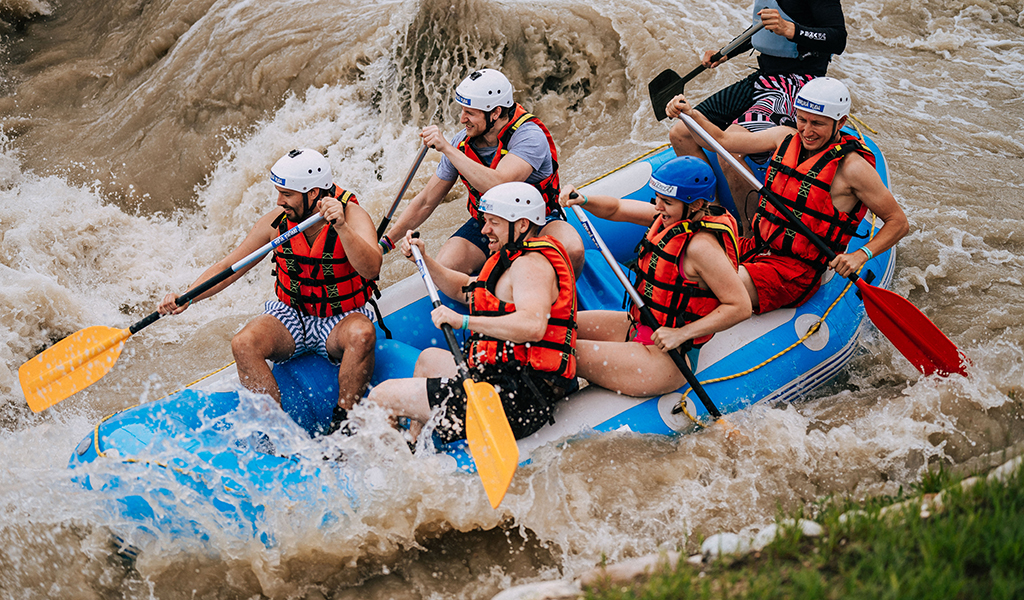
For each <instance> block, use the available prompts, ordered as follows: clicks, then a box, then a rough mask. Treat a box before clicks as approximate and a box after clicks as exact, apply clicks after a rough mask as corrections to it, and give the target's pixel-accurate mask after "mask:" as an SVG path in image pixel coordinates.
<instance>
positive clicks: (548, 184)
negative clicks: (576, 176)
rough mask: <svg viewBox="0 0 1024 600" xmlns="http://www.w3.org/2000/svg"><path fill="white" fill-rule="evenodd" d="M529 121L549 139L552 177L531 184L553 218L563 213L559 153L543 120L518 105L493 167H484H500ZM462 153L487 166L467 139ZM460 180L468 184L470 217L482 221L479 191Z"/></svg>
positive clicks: (501, 136)
mask: <svg viewBox="0 0 1024 600" xmlns="http://www.w3.org/2000/svg"><path fill="white" fill-rule="evenodd" d="M527 121H533V122H534V123H536V124H537V126H538V127H540V130H541V131H543V132H544V135H545V136H546V137H547V138H548V148H550V149H551V169H552V171H551V175H549V176H547V177H546V178H545V179H542V180H541V181H538V182H537V183H533V184H531V185H533V186H535V187H536V188H537V189H538V190H540V195H541V196H543V197H544V203H545V204H546V205H547V214H549V215H550V214H551V212H552V211H554V212H559V211H561V207H560V206H559V204H558V194H559V191H560V188H559V186H558V150H557V149H556V148H555V140H554V138H552V137H551V132H550V131H548V128H547V127H545V126H544V123H541V121H540V119H538V118H537V117H535V116H534V115H532V114H530V113H528V112H526V109H525V108H523V106H522V105H521V104H518V103H517V104H516V110H515V112H514V113H513V114H512V118H511V119H510V120H509V122H508V124H506V125H505V127H503V128H502V130H501V131H500V132H499V133H498V147H497V149H495V151H494V158H492V159H491V163H490V164H488V165H484V166H485V167H489V168H491V169H495V168H497V166H498V163H499V162H500V161H501V159H502V158H504V157H505V155H506V154H508V150H507V149H506V148H507V147H508V144H509V141H511V140H512V134H514V133H515V132H516V130H517V129H519V127H520V126H521V125H522V124H523V123H526V122H527ZM459 150H461V151H462V152H463V153H464V154H465V155H466V156H468V157H469V158H471V159H472V160H473V161H475V162H477V163H480V164H481V165H483V164H484V161H483V160H481V159H480V157H479V156H477V153H476V151H475V150H473V145H472V144H470V143H469V140H468V139H466V140H462V141H461V142H459ZM459 179H461V180H462V183H464V184H466V189H467V190H468V191H469V197H468V198H467V199H466V207H467V208H468V209H469V214H470V215H471V216H472V217H473V218H474V219H478V218H480V217H479V214H478V211H477V207H478V206H479V205H480V196H481V194H480V192H478V191H477V190H476V189H475V188H474V187H473V186H472V185H470V183H469V181H468V180H467V179H466V178H465V177H464V176H463V175H462V174H461V173H460V174H459Z"/></svg>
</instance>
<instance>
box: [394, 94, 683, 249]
mask: <svg viewBox="0 0 1024 600" xmlns="http://www.w3.org/2000/svg"><path fill="white" fill-rule="evenodd" d="M666 102H667V101H666ZM427 149H428V147H427V146H423V147H422V148H420V151H419V153H418V154H417V155H416V160H415V161H413V163H412V168H411V169H409V174H408V175H406V176H405V181H403V182H402V188H401V189H400V190H398V194H396V195H395V200H394V202H392V203H391V208H390V209H389V210H388V214H387V215H385V216H384V218H383V219H381V221H380V225H378V226H377V239H378V240H379V239H380V238H381V236H383V235H384V231H385V230H386V229H387V228H388V224H390V223H391V217H393V216H395V209H397V208H398V203H399V202H401V201H402V196H404V195H405V192H406V190H408V189H409V185H410V184H411V183H412V178H413V176H414V175H416V171H417V170H419V168H420V163H421V162H423V157H424V156H426V155H427Z"/></svg>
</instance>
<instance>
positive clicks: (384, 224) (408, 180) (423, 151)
mask: <svg viewBox="0 0 1024 600" xmlns="http://www.w3.org/2000/svg"><path fill="white" fill-rule="evenodd" d="M427 150H428V147H427V146H423V147H422V148H420V151H419V153H418V154H416V160H415V161H413V163H412V168H411V169H409V173H408V174H407V175H406V176H405V181H403V182H402V188H401V189H400V190H398V193H397V194H396V195H395V200H394V201H393V202H392V203H391V208H390V209H388V214H387V215H385V216H384V218H383V219H381V222H380V225H377V239H380V238H381V236H382V235H384V231H385V230H386V229H387V228H388V225H389V224H390V223H391V217H393V216H395V209H397V208H398V203H399V202H401V201H402V196H404V195H405V192H406V191H407V190H408V189H409V186H410V185H411V184H412V178H413V177H414V176H415V175H416V171H418V170H419V168H420V163H421V162H423V157H424V156H426V155H427Z"/></svg>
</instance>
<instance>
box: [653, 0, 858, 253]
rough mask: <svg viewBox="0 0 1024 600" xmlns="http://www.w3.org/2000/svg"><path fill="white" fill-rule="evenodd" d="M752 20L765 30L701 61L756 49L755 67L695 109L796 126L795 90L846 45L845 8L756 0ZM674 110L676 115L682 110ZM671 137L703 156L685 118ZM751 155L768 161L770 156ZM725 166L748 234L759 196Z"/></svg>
mask: <svg viewBox="0 0 1024 600" xmlns="http://www.w3.org/2000/svg"><path fill="white" fill-rule="evenodd" d="M753 20H754V23H757V22H758V21H760V22H762V23H764V29H763V30H761V31H759V32H758V33H757V34H755V35H754V37H753V38H752V39H751V40H750V41H748V42H746V43H745V44H743V45H741V46H739V47H738V48H736V50H735V51H733V52H732V53H731V54H730V56H727V57H724V58H722V59H721V60H719V61H717V62H714V63H712V62H711V56H712V54H713V51H711V50H709V51H707V52H705V53H704V59H703V64H704V66H705V67H707V68H709V69H713V68H715V67H717V66H718V65H720V64H722V63H723V62H725V61H726V60H728V59H729V58H731V57H732V56H738V55H739V54H742V53H743V52H746V51H748V50H751V49H753V50H757V51H758V56H757V70H756V71H754V72H752V73H751V74H750V75H748V76H747V77H745V78H743V79H741V80H740V81H737V82H736V83H734V84H732V85H730V86H729V87H727V88H724V89H722V90H719V91H718V92H716V93H715V94H713V95H711V96H710V97H708V98H707V99H705V100H704V101H703V102H701V103H700V104H698V105H697V106H696V107H695V108H696V109H697V110H699V111H700V113H701V114H702V115H704V116H705V117H707V119H708V120H709V121H711V122H712V123H713V124H714V125H715V126H716V127H718V128H719V129H722V130H724V129H726V128H727V127H737V126H743V127H744V128H746V129H747V130H749V131H762V130H764V129H768V128H770V127H774V126H776V125H784V126H786V127H795V126H796V121H795V119H796V112H795V109H794V108H793V102H794V101H795V99H796V95H797V93H799V92H800V89H801V88H802V87H803V86H804V84H805V83H807V82H808V81H810V80H811V79H814V78H815V77H823V76H824V75H825V74H826V73H827V71H828V65H829V62H830V61H831V60H832V56H833V55H836V54H842V52H843V50H845V49H846V22H845V20H844V17H843V7H842V5H841V4H840V0H755V2H754V19H753ZM674 101H675V99H673V102H674ZM673 102H670V103H669V104H670V105H671V104H672V103H673ZM671 114H678V109H677V110H675V111H674V112H671ZM671 114H670V116H671ZM669 140H670V141H671V142H672V147H673V148H674V149H675V151H676V154H677V155H679V156H684V155H690V156H697V157H700V158H705V157H704V153H703V152H702V151H701V149H700V146H699V145H698V144H697V141H696V140H695V139H694V137H693V136H692V135H691V134H690V131H689V129H687V128H686V125H685V124H684V123H683V122H682V121H678V122H677V123H675V124H674V125H673V126H672V130H671V131H670V132H669ZM751 158H752V159H754V160H755V161H756V162H764V161H765V160H767V159H768V156H767V155H764V156H756V157H751ZM722 169H723V172H724V173H725V175H726V179H727V180H728V182H729V188H730V189H731V191H732V196H733V199H734V200H735V203H736V208H737V209H738V210H739V212H740V215H739V216H740V219H739V220H740V222H741V225H742V226H743V229H744V234H745V235H749V234H750V218H751V217H752V214H753V209H754V208H756V205H757V203H756V201H754V202H749V203H748V202H747V200H748V198H750V197H752V196H753V194H750V192H751V191H753V188H751V187H750V184H748V183H747V182H746V180H745V179H743V178H742V177H740V176H738V175H736V174H734V173H733V172H732V168H731V167H729V166H728V165H727V164H725V161H722Z"/></svg>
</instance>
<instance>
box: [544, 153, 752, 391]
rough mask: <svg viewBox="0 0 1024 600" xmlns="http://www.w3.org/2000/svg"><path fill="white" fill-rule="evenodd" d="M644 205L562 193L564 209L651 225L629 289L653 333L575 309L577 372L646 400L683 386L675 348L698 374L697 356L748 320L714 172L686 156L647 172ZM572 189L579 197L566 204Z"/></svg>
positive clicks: (604, 313) (625, 318)
mask: <svg viewBox="0 0 1024 600" xmlns="http://www.w3.org/2000/svg"><path fill="white" fill-rule="evenodd" d="M650 186H651V189H653V190H654V191H655V197H654V198H653V199H652V200H651V202H650V203H648V202H643V201H640V200H628V199H619V198H614V197H612V196H601V195H596V194H595V195H593V196H587V195H586V194H584V193H582V192H577V191H576V190H575V189H574V188H573V187H571V186H567V187H565V188H563V189H562V194H561V197H560V201H561V203H562V205H563V206H572V205H580V206H581V207H583V208H584V209H585V210H587V211H589V212H591V213H593V214H594V215H595V216H597V217H601V218H602V219H610V220H613V221H625V222H630V223H637V224H639V225H647V226H650V229H648V230H647V234H646V235H645V236H644V239H643V241H641V242H640V245H639V246H638V247H637V262H636V266H635V267H634V270H635V271H636V289H637V291H638V292H639V293H640V295H641V296H642V297H643V298H644V303H645V304H646V305H647V306H648V308H650V309H651V312H652V313H653V314H654V316H655V318H657V320H658V322H659V323H660V324H661V327H660V328H658V329H657V330H655V331H652V330H651V329H650V328H649V327H646V326H645V325H643V324H641V323H640V319H639V311H638V310H637V309H636V307H635V306H633V307H631V308H630V310H629V312H620V311H612V310H588V311H581V312H580V313H579V316H578V323H579V337H578V342H577V347H576V354H577V374H578V375H579V376H580V377H583V378H584V379H586V380H587V381H589V382H590V383H592V384H595V385H599V386H601V387H603V388H607V389H610V390H613V391H615V392H618V393H620V394H626V395H629V396H652V395H657V394H664V393H667V392H670V391H672V390H676V389H679V388H681V387H683V386H684V385H685V384H686V380H685V378H684V377H683V375H682V373H681V372H680V371H679V369H678V368H677V367H676V366H675V363H673V362H672V359H671V357H669V355H668V354H667V352H668V351H669V350H671V349H673V348H679V349H680V350H681V351H683V352H685V353H686V357H687V360H688V362H689V363H690V366H691V368H694V369H695V368H696V366H697V365H696V363H697V352H698V350H699V348H700V346H702V345H703V344H704V343H706V342H707V341H708V340H709V339H711V336H712V335H713V334H714V333H715V332H716V331H722V330H723V329H727V328H729V327H731V326H733V325H735V324H736V323H739V322H740V321H743V320H744V319H747V318H748V317H750V314H751V306H750V297H749V296H748V295H747V292H746V289H745V288H744V287H743V283H742V282H741V281H740V278H739V276H738V275H737V273H736V268H737V264H738V256H737V243H736V242H737V239H736V238H737V234H736V220H735V219H733V217H732V216H731V215H730V214H729V213H728V212H727V211H726V210H725V209H723V208H722V207H720V206H718V205H717V203H715V174H714V172H713V171H712V170H711V167H709V166H708V164H707V163H705V162H704V161H702V160H700V159H698V158H694V157H692V156H682V157H679V158H674V159H672V160H670V161H668V162H667V163H665V164H663V165H662V166H660V167H658V169H657V170H655V171H654V173H653V174H652V175H651V181H650ZM573 192H576V193H577V194H578V196H577V197H576V198H570V195H572V193H573Z"/></svg>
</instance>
